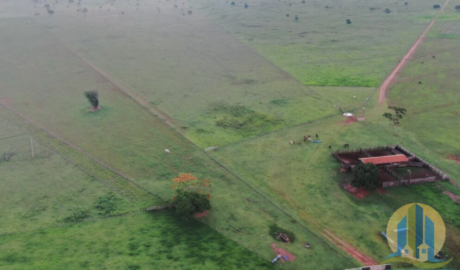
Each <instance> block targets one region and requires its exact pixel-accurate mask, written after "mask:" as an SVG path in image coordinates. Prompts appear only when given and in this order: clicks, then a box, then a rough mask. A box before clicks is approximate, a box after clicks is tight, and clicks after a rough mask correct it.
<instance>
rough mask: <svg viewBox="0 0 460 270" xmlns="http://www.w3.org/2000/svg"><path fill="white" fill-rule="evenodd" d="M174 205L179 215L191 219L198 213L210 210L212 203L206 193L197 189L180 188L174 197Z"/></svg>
mask: <svg viewBox="0 0 460 270" xmlns="http://www.w3.org/2000/svg"><path fill="white" fill-rule="evenodd" d="M174 207H175V208H176V213H177V214H178V215H179V217H181V218H182V219H185V220H189V219H190V218H192V217H193V215H194V214H196V213H201V212H204V211H206V210H210V209H211V203H210V202H209V199H208V197H207V196H206V194H202V193H198V192H196V191H187V190H178V191H177V195H176V197H175V199H174Z"/></svg>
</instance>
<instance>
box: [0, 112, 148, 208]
mask: <svg viewBox="0 0 460 270" xmlns="http://www.w3.org/2000/svg"><path fill="white" fill-rule="evenodd" d="M0 107H2V108H6V109H9V111H10V114H9V119H10V120H12V121H13V122H14V123H17V124H18V125H20V126H21V127H22V128H23V129H24V130H26V131H27V133H28V134H29V135H31V136H33V137H35V138H36V139H37V140H38V141H39V142H40V143H42V144H43V145H45V146H47V147H48V148H50V149H52V150H53V151H55V152H56V153H58V154H59V155H60V156H61V157H63V158H64V159H65V160H67V161H68V162H70V163H72V164H74V165H75V166H77V167H78V168H79V169H81V170H83V171H85V172H86V173H88V174H90V175H91V176H93V177H94V178H95V179H97V180H98V181H100V182H101V183H103V184H104V185H107V186H109V187H110V188H111V189H113V190H114V191H115V192H117V193H118V194H120V195H122V196H123V197H126V198H129V199H131V200H137V201H143V200H145V201H148V198H149V197H151V196H153V194H151V193H149V192H148V191H146V190H144V189H143V188H142V187H140V186H138V185H137V184H136V183H134V182H133V181H132V180H131V179H129V178H128V176H125V175H124V174H123V173H121V172H117V171H115V170H114V169H112V168H111V167H109V166H108V165H105V164H104V163H102V162H100V161H99V160H97V159H96V158H94V157H92V156H91V155H89V154H87V153H85V152H83V151H82V150H81V149H79V148H77V147H75V146H73V145H72V144H70V143H68V142H66V141H65V140H63V139H61V138H59V137H58V136H57V135H55V134H53V133H52V132H49V131H47V130H46V129H45V128H43V127H40V126H38V125H37V124H35V123H33V122H32V121H31V120H29V119H27V118H26V117H24V116H22V115H20V114H18V113H16V112H14V111H13V109H11V108H8V107H7V106H5V105H1V106H0Z"/></svg>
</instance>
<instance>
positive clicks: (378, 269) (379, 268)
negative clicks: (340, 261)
mask: <svg viewBox="0 0 460 270" xmlns="http://www.w3.org/2000/svg"><path fill="white" fill-rule="evenodd" d="M387 269H391V264H382V265H372V266H363V267H358V268H348V269H345V270H387Z"/></svg>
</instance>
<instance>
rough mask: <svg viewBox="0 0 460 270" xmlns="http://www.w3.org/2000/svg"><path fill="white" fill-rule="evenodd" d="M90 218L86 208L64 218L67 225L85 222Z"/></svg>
mask: <svg viewBox="0 0 460 270" xmlns="http://www.w3.org/2000/svg"><path fill="white" fill-rule="evenodd" d="M88 217H89V211H88V210H87V209H85V208H81V207H79V208H77V209H75V210H74V211H73V212H72V214H70V215H69V216H67V217H66V218H64V222H66V223H77V222H81V221H83V220H85V219H86V218H88Z"/></svg>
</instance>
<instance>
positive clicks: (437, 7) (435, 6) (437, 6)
mask: <svg viewBox="0 0 460 270" xmlns="http://www.w3.org/2000/svg"><path fill="white" fill-rule="evenodd" d="M433 8H434V9H440V8H441V6H440V5H433Z"/></svg>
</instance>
